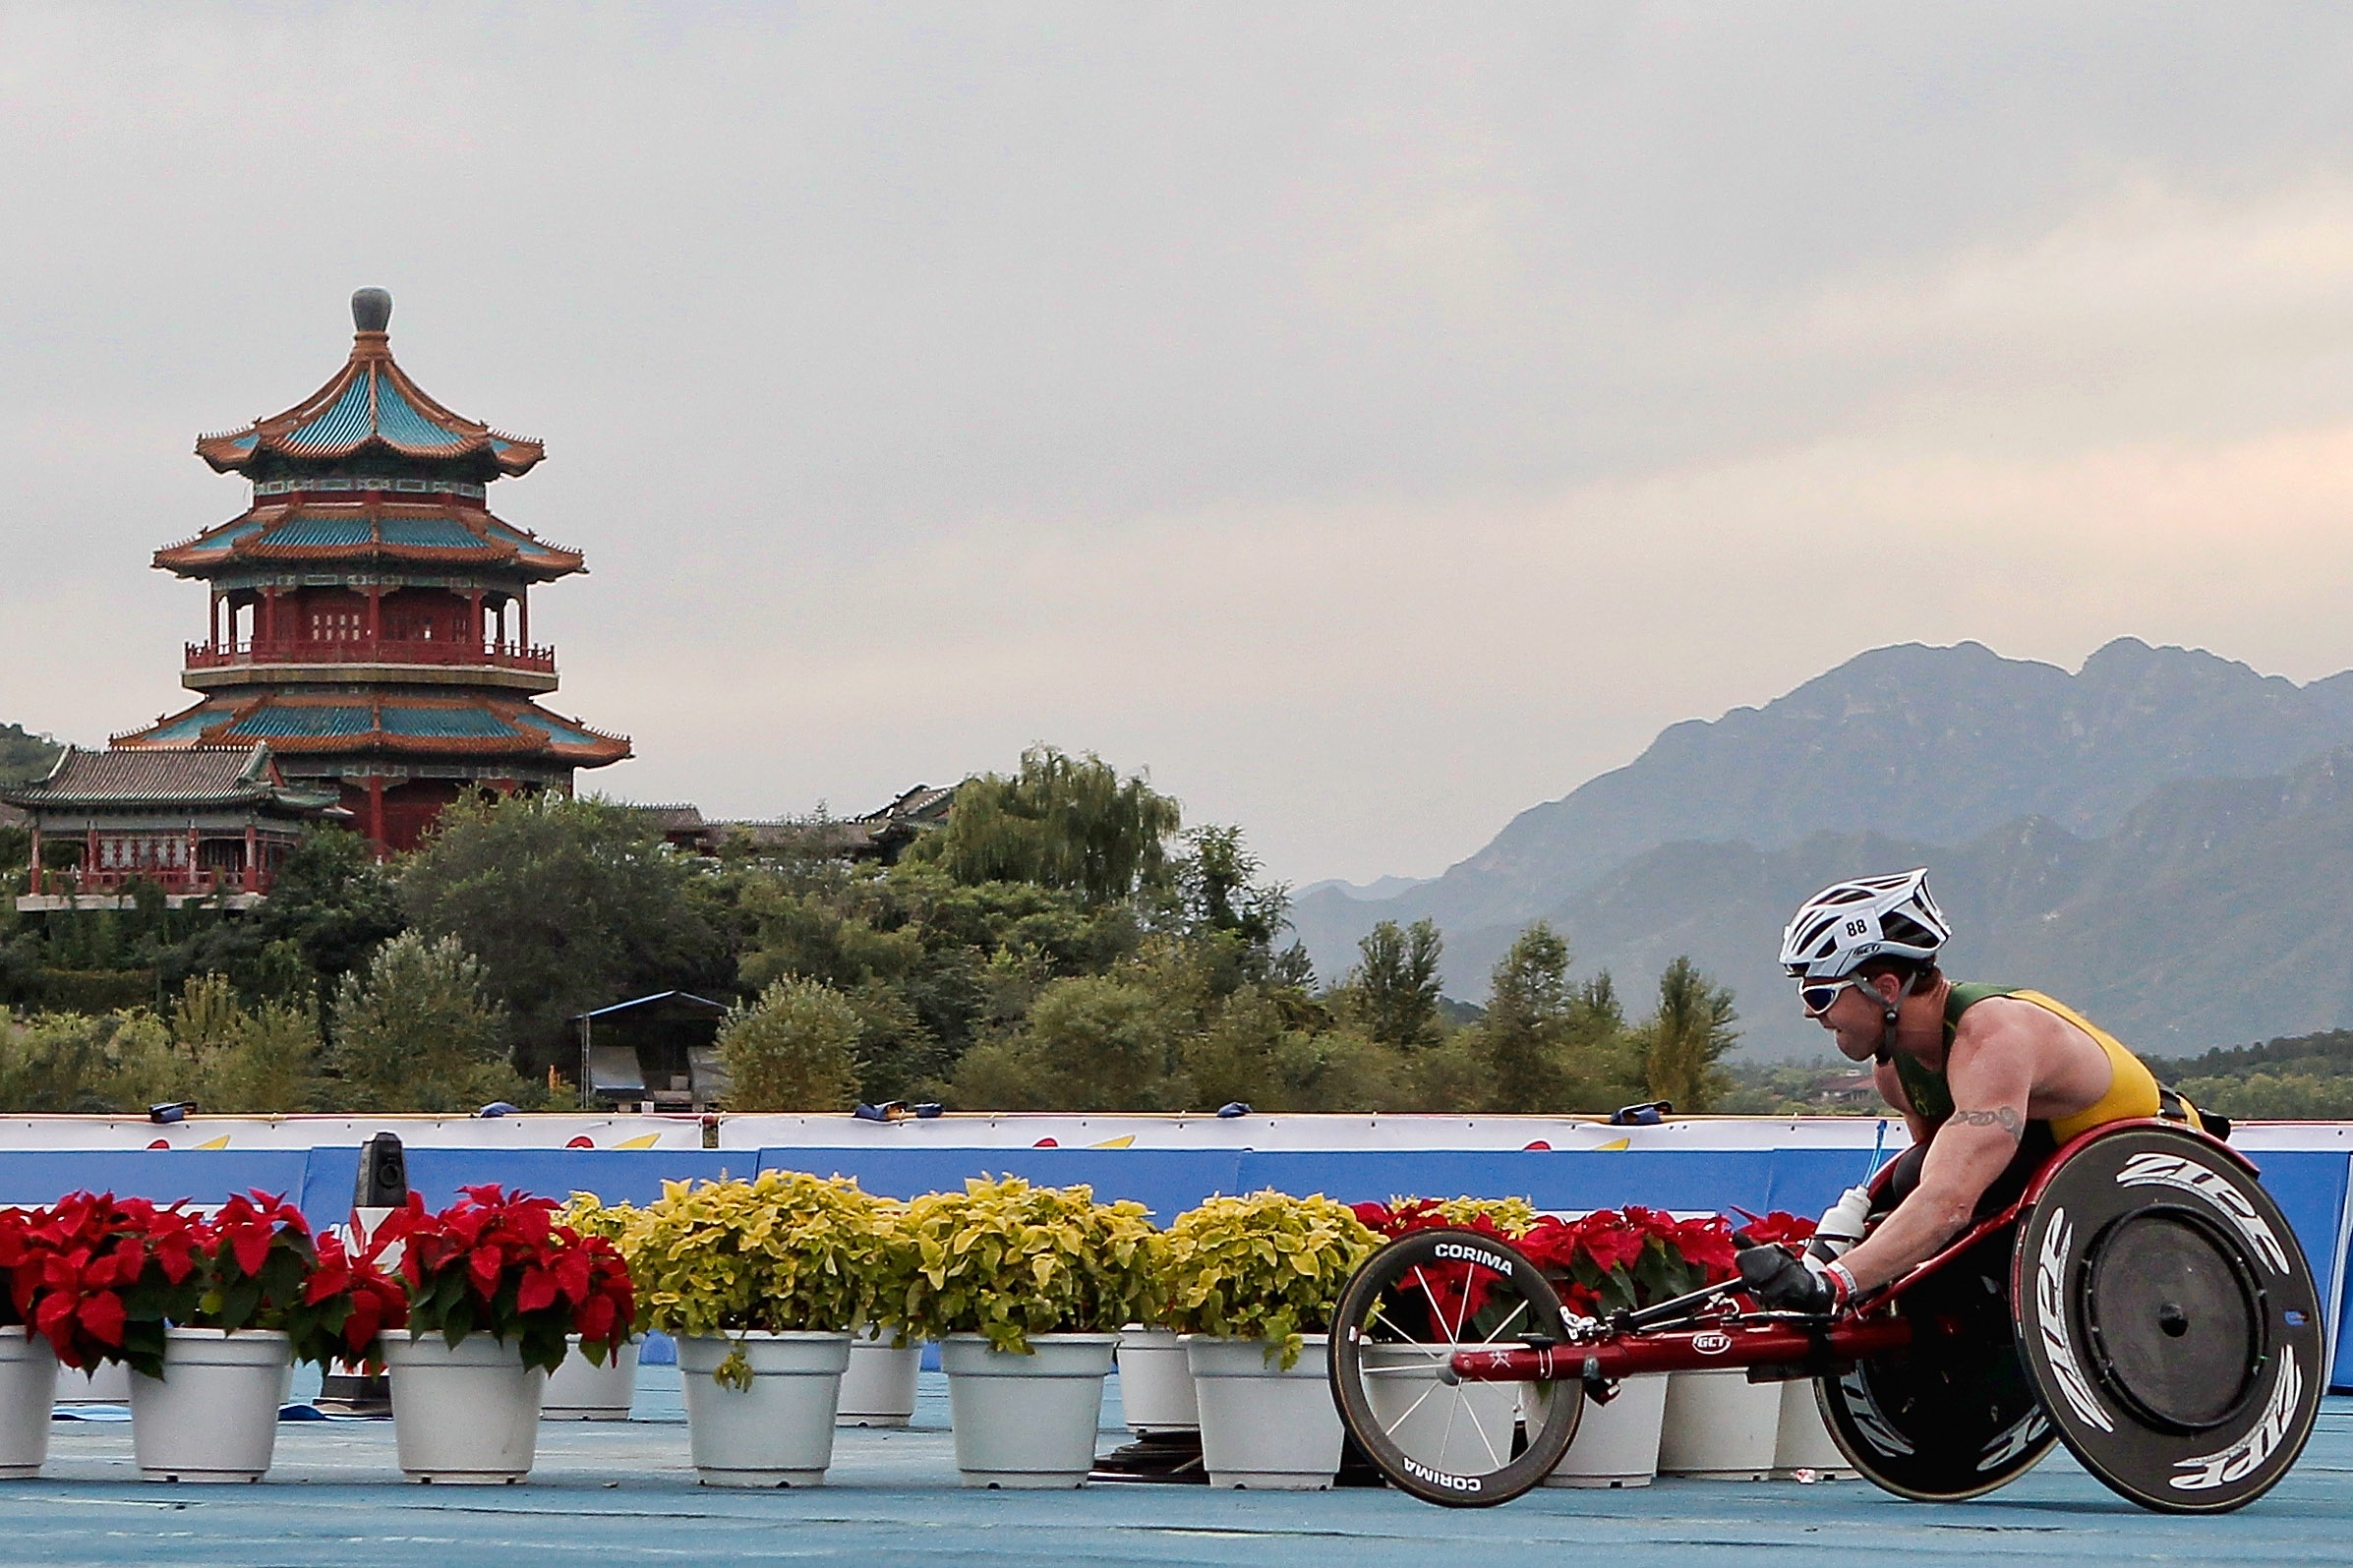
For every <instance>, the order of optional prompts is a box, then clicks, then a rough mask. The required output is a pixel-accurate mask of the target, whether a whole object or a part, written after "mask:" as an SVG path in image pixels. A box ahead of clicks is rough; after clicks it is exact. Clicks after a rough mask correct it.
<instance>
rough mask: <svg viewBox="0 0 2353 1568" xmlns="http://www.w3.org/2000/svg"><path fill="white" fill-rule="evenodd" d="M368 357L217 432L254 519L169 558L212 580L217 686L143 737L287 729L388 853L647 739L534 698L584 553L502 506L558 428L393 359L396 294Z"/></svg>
mask: <svg viewBox="0 0 2353 1568" xmlns="http://www.w3.org/2000/svg"><path fill="white" fill-rule="evenodd" d="M351 316H352V322H353V324H354V325H355V326H356V327H357V328H358V331H357V332H356V333H355V335H354V338H353V342H352V348H351V359H350V361H349V362H348V363H347V364H345V365H344V366H343V368H342V369H341V370H340V371H338V372H336V374H335V376H334V377H333V378H332V379H331V380H329V381H328V382H327V383H326V384H325V385H324V386H323V387H321V388H320V389H319V390H318V391H317V392H314V393H313V394H311V395H310V396H309V397H307V398H305V399H303V400H302V401H301V402H300V403H297V404H296V405H295V406H294V407H292V408H290V409H288V410H287V411H286V412H285V413H283V414H277V415H273V416H271V417H270V418H268V419H262V420H256V421H255V422H254V423H253V424H251V425H249V426H247V427H245V428H244V429H242V430H237V431H231V432H229V433H227V434H225V435H220V436H204V437H202V438H201V439H199V440H198V442H197V443H196V450H197V455H198V456H200V457H202V458H203V459H204V460H205V461H206V462H207V463H209V464H211V465H212V468H213V470H214V472H216V473H222V474H230V473H234V474H241V475H243V476H244V477H245V478H247V479H248V480H250V481H252V483H253V504H252V505H251V506H250V507H248V508H247V509H246V511H245V512H244V513H243V514H241V515H240V516H237V517H234V518H232V519H230V520H229V521H228V522H225V523H222V524H221V525H220V526H219V527H217V528H212V529H208V530H206V532H204V533H202V534H199V535H197V536H196V538H194V539H191V540H189V541H188V542H187V543H185V544H180V545H174V546H172V547H171V548H169V549H168V550H160V551H157V552H155V564H156V565H157V566H159V567H161V568H163V569H164V570H166V571H170V572H176V573H177V574H179V575H180V576H182V577H192V578H199V579H202V580H203V581H205V582H206V583H208V584H209V585H210V586H211V589H212V621H211V629H210V635H209V637H208V638H207V639H206V641H204V642H201V643H190V644H189V645H188V661H187V668H186V670H185V671H184V673H183V674H182V675H181V677H180V679H181V683H182V684H183V685H185V686H187V687H189V688H190V689H191V690H194V691H199V692H203V693H204V694H205V700H204V701H203V702H201V703H199V704H197V706H195V707H194V708H191V709H189V710H188V711H187V712H185V713H181V714H177V715H174V716H173V717H171V718H168V719H164V720H162V721H160V722H159V723H157V724H156V725H154V726H152V727H150V728H147V729H142V730H138V731H135V732H133V733H131V734H128V735H119V736H117V737H115V741H114V744H115V745H117V746H122V747H131V748H151V747H168V748H185V747H197V746H204V747H211V746H240V747H246V748H250V747H251V746H252V745H253V744H254V743H255V742H257V741H260V742H266V743H267V745H268V747H269V751H270V754H271V756H272V757H274V758H275V760H276V763H277V766H278V767H279V769H281V770H282V771H283V773H284V775H285V776H286V778H287V780H288V782H289V783H300V782H306V781H315V782H319V783H322V784H332V785H333V786H334V787H336V788H338V789H339V790H340V791H341V798H342V803H343V806H344V808H345V809H346V810H348V811H349V812H350V813H351V815H352V818H353V821H354V825H355V826H357V827H358V828H359V829H360V831H361V832H363V833H364V834H366V835H367V837H368V838H369V839H370V840H372V841H374V842H375V843H376V844H377V845H378V846H379V848H380V849H382V850H387V851H388V850H394V849H406V848H409V847H412V846H413V845H414V844H415V843H416V842H417V841H418V839H419V838H420V836H422V835H423V833H424V832H425V830H426V828H427V827H429V826H430V825H431V824H432V822H433V820H434V818H435V817H436V816H437V815H439V814H440V812H441V808H442V807H443V806H446V805H447V804H449V803H450V802H451V801H452V800H455V799H456V798H457V797H458V795H459V794H460V793H461V792H462V791H466V790H471V789H496V790H530V789H544V788H569V787H570V785H571V782H572V773H573V770H574V769H577V768H601V767H604V766H605V765H606V764H608V763H614V762H618V761H620V760H621V759H622V758H624V757H626V756H628V755H629V742H628V741H627V740H626V739H624V738H622V737H621V736H618V735H609V734H604V733H601V732H600V731H597V730H594V729H590V728H589V727H587V726H585V725H582V724H579V723H577V722H576V721H573V720H570V719H563V718H559V717H558V716H557V715H556V714H553V713H550V712H549V711H548V710H546V709H544V708H541V707H540V706H538V705H537V704H536V703H534V702H533V701H532V698H534V697H536V696H541V695H544V694H546V693H548V692H551V691H554V690H555V689H556V651H555V650H554V649H552V648H547V647H542V646H539V645H536V644H534V643H533V642H532V641H531V607H530V597H529V596H530V590H531V588H532V586H533V585H534V584H537V583H548V582H554V581H555V580H556V579H557V578H559V577H566V576H569V575H571V574H572V573H573V572H576V571H580V570H582V569H583V567H582V564H581V559H580V555H579V552H576V551H570V550H565V549H562V548H561V547H559V546H557V545H552V544H549V543H547V542H546V541H544V540H541V539H539V538H537V537H535V536H534V535H532V534H531V533H529V532H528V531H526V530H524V529H520V528H517V527H515V526H514V525H513V524H511V523H506V522H502V521H500V519H499V518H498V517H496V516H494V515H493V514H492V513H491V510H490V506H489V501H488V492H489V488H490V486H491V484H492V483H493V482H494V481H497V480H500V479H511V478H514V477H516V476H519V475H522V474H526V473H529V472H530V471H531V469H532V468H533V467H534V466H536V465H537V464H538V462H539V460H540V459H541V457H543V456H544V455H545V450H544V448H543V447H542V446H541V444H540V443H539V442H538V441H535V440H530V439H527V438H525V437H523V436H507V435H503V434H501V433H500V432H498V431H494V430H492V429H491V428H490V427H488V426H486V425H480V424H477V423H475V422H474V421H472V420H470V419H465V418H463V417H461V416H459V415H456V414H452V413H451V412H449V410H447V409H445V408H443V407H442V406H441V404H439V403H437V402H435V401H434V400H433V399H432V398H430V397H428V396H426V395H425V393H424V392H423V391H421V390H420V389H419V388H418V386H417V384H416V382H414V381H412V380H410V379H409V378H408V377H407V375H406V374H405V373H404V372H402V370H401V369H400V367H399V366H398V365H396V364H394V363H393V361H392V351H391V346H390V342H389V338H388V334H387V330H386V329H387V328H388V327H389V325H390V323H391V318H392V297H391V296H390V295H389V294H386V293H385V292H384V291H383V290H382V289H362V290H360V292H359V293H357V294H355V295H353V296H352V299H351Z"/></svg>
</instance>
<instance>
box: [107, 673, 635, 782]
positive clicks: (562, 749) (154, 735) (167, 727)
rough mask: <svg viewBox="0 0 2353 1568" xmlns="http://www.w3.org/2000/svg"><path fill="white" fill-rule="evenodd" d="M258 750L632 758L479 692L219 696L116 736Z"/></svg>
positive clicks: (572, 763)
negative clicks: (260, 746)
mask: <svg viewBox="0 0 2353 1568" xmlns="http://www.w3.org/2000/svg"><path fill="white" fill-rule="evenodd" d="M256 742H263V743H266V744H267V746H269V747H270V748H271V749H273V750H274V751H276V752H278V753H279V754H281V755H284V756H288V757H305V756H335V755H353V754H361V753H367V754H391V755H399V754H404V753H405V754H409V755H417V756H436V757H446V756H480V757H512V758H518V759H521V758H528V759H539V760H545V761H548V762H553V763H558V764H560V765H563V766H566V767H573V768H602V767H604V766H605V765H606V764H607V763H613V762H619V761H620V760H622V759H623V758H625V757H627V756H629V755H630V751H629V742H628V739H627V737H625V736H622V735H609V734H606V733H604V732H603V731H602V730H596V729H591V728H589V727H588V726H586V725H583V724H580V723H578V722H577V721H574V720H570V719H565V718H562V717H561V716H559V715H557V714H553V713H550V712H549V711H548V710H547V709H545V708H542V707H540V706H539V705H538V704H537V703H532V702H525V701H521V700H518V699H513V698H507V697H494V696H489V695H486V694H482V693H476V692H449V693H445V694H444V693H441V692H433V693H430V694H429V693H413V694H412V693H405V692H388V693H373V692H364V693H363V692H340V691H328V692H319V691H265V692H259V693H256V692H240V693H237V694H234V695H225V694H224V695H222V696H219V697H215V698H212V699H210V700H208V701H206V702H202V703H199V704H197V705H196V706H195V707H193V708H190V709H187V710H186V711H184V712H182V713H178V714H174V715H172V716H170V717H168V718H165V719H161V720H158V721H157V722H156V723H154V724H152V725H150V726H147V728H145V729H138V730H133V731H132V732H131V733H129V734H123V735H117V736H115V737H114V745H115V746H116V747H118V748H121V749H124V750H140V751H148V750H171V749H182V750H184V749H186V748H190V747H211V746H225V745H237V744H246V745H251V744H254V743H256Z"/></svg>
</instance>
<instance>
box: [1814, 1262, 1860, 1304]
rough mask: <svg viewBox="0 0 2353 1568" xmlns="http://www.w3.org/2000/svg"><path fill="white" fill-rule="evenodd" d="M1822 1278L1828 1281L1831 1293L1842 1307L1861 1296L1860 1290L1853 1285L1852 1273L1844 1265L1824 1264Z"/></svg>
mask: <svg viewBox="0 0 2353 1568" xmlns="http://www.w3.org/2000/svg"><path fill="white" fill-rule="evenodd" d="M1822 1277H1823V1278H1825V1279H1827V1280H1829V1281H1830V1289H1831V1293H1832V1294H1833V1295H1834V1296H1836V1297H1837V1298H1838V1303H1839V1305H1840V1306H1842V1307H1844V1306H1845V1305H1846V1304H1847V1303H1849V1302H1851V1301H1853V1299H1854V1298H1855V1297H1856V1296H1858V1295H1860V1294H1861V1288H1860V1287H1859V1286H1857V1285H1856V1284H1855V1283H1854V1275H1853V1271H1852V1270H1850V1269H1849V1268H1848V1267H1847V1265H1846V1264H1844V1263H1829V1264H1825V1265H1824V1266H1823V1269H1822Z"/></svg>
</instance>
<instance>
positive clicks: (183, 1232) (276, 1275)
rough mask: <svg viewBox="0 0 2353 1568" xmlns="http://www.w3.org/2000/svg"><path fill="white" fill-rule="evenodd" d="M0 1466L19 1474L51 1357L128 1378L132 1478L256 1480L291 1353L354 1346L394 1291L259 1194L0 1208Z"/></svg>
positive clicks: (39, 1426)
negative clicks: (1, 1284) (193, 1202)
mask: <svg viewBox="0 0 2353 1568" xmlns="http://www.w3.org/2000/svg"><path fill="white" fill-rule="evenodd" d="M0 1271H5V1273H6V1275H7V1281H8V1291H7V1295H6V1299H5V1302H4V1303H0V1321H5V1322H6V1323H8V1324H9V1325H11V1326H14V1327H16V1328H18V1329H19V1330H20V1331H19V1332H17V1333H7V1332H0V1475H5V1476H11V1477H22V1476H30V1475H34V1474H36V1473H37V1472H38V1471H39V1469H40V1467H41V1464H42V1462H43V1461H44V1460H45V1459H46V1457H47V1454H48V1446H49V1411H50V1405H51V1402H52V1400H53V1399H54V1398H55V1394H56V1385H57V1370H58V1367H59V1366H60V1365H64V1366H68V1367H72V1368H75V1369H77V1370H83V1371H88V1370H90V1369H94V1368H96V1367H98V1366H100V1365H107V1364H119V1365H124V1366H126V1367H128V1368H129V1370H130V1373H131V1378H130V1386H131V1410H132V1448H133V1451H134V1454H135V1457H136V1459H137V1461H138V1464H139V1469H140V1473H141V1475H142V1476H144V1477H146V1478H147V1480H150V1481H256V1480H259V1479H260V1478H261V1476H262V1474H263V1472H265V1471H266V1470H267V1469H268V1468H269V1461H270V1454H271V1451H272V1449H273V1447H274V1445H275V1441H276V1435H277V1417H278V1408H279V1405H280V1404H281V1403H282V1401H283V1400H284V1397H285V1392H286V1385H287V1381H288V1379H289V1378H290V1377H291V1375H292V1373H293V1369H294V1365H295V1364H296V1363H297V1362H298V1361H308V1362H316V1363H320V1364H322V1365H324V1363H326V1362H327V1361H329V1360H330V1359H333V1358H335V1357H338V1356H359V1355H364V1354H366V1353H367V1352H368V1351H369V1349H370V1347H371V1344H372V1342H373V1341H374V1340H375V1339H376V1337H377V1334H378V1331H379V1330H380V1328H382V1326H384V1325H385V1324H386V1323H398V1322H399V1321H401V1319H402V1316H403V1313H404V1309H405V1307H404V1302H403V1300H402V1293H401V1291H400V1290H399V1288H398V1287H397V1286H396V1285H394V1284H393V1283H392V1281H390V1280H389V1279H387V1278H386V1277H385V1276H384V1275H383V1274H382V1271H381V1270H379V1269H377V1268H376V1267H374V1266H373V1265H372V1264H369V1263H365V1262H360V1261H356V1260H354V1259H352V1258H351V1257H349V1256H347V1255H346V1254H345V1253H344V1251H343V1249H342V1248H341V1246H340V1245H339V1244H338V1243H337V1242H336V1241H335V1240H334V1238H332V1237H324V1238H314V1237H313V1236H312V1235H311V1232H310V1227H309V1226H308V1225H307V1224H305V1223H304V1220H303V1217H302V1215H301V1213H300V1212H299V1211H297V1210H296V1209H295V1208H294V1207H293V1206H292V1205H290V1204H288V1203H286V1202H284V1201H283V1200H282V1199H280V1198H278V1197H274V1196H272V1195H270V1194H268V1193H265V1192H254V1193H250V1194H246V1195H242V1196H237V1197H232V1198H230V1199H229V1200H228V1202H226V1203H225V1204H223V1205H222V1206H221V1207H220V1208H219V1209H218V1210H217V1211H216V1212H215V1213H213V1214H211V1215H210V1216H198V1215H195V1214H191V1213H189V1212H187V1211H186V1209H185V1208H184V1206H182V1205H177V1204H173V1205H157V1204H155V1203H151V1202H149V1201H147V1199H145V1198H137V1197H131V1198H120V1199H118V1198H116V1197H115V1196H113V1194H111V1193H103V1194H101V1193H90V1192H78V1193H74V1194H72V1195H71V1196H68V1197H66V1198H64V1199H61V1200H60V1201H59V1202H58V1203H57V1204H55V1205H54V1206H53V1207H48V1208H36V1209H16V1210H9V1211H6V1212H0Z"/></svg>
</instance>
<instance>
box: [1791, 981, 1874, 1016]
mask: <svg viewBox="0 0 2353 1568" xmlns="http://www.w3.org/2000/svg"><path fill="white" fill-rule="evenodd" d="M1849 986H1853V987H1854V988H1855V989H1856V990H1858V991H1859V990H1861V989H1862V980H1861V978H1860V977H1859V976H1857V975H1852V974H1851V975H1849V976H1847V978H1845V979H1844V980H1800V981H1799V982H1797V1005H1798V1006H1799V1007H1801V1008H1803V1009H1805V1016H1807V1017H1809V1018H1818V1017H1820V1016H1822V1015H1823V1014H1825V1013H1828V1012H1829V1011H1830V1009H1831V1007H1832V1005H1833V1004H1835V1003H1836V1002H1837V1001H1838V999H1839V993H1840V992H1841V991H1844V990H1846V989H1847V987H1849Z"/></svg>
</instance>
